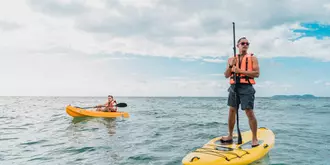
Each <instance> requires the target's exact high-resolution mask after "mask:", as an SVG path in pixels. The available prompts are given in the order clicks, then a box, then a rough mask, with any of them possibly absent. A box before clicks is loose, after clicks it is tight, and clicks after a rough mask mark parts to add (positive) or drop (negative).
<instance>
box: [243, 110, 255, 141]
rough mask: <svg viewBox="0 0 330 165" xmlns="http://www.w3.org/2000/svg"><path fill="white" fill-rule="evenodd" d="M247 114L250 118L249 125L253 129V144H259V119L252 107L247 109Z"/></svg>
mask: <svg viewBox="0 0 330 165" xmlns="http://www.w3.org/2000/svg"><path fill="white" fill-rule="evenodd" d="M245 113H246V116H247V117H248V118H249V125H250V128H251V131H252V146H256V145H258V138H257V119H256V117H255V115H254V112H253V110H252V109H246V110H245Z"/></svg>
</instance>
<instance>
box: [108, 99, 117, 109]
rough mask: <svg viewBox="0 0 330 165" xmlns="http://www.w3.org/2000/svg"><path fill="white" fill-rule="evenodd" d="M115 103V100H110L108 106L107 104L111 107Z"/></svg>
mask: <svg viewBox="0 0 330 165" xmlns="http://www.w3.org/2000/svg"><path fill="white" fill-rule="evenodd" d="M115 103H117V101H116V100H112V101H111V102H108V106H109V107H113V105H114V104H115Z"/></svg>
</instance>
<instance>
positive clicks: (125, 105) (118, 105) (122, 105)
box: [77, 103, 127, 109]
mask: <svg viewBox="0 0 330 165" xmlns="http://www.w3.org/2000/svg"><path fill="white" fill-rule="evenodd" d="M98 107H105V106H93V107H77V108H82V109H86V108H98ZM115 107H127V104H126V103H118V104H116V105H115Z"/></svg>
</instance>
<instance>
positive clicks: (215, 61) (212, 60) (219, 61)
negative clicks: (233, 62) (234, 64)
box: [203, 58, 226, 63]
mask: <svg viewBox="0 0 330 165" xmlns="http://www.w3.org/2000/svg"><path fill="white" fill-rule="evenodd" d="M203 61H205V62H212V63H223V62H226V61H225V60H221V59H207V58H206V59H203Z"/></svg>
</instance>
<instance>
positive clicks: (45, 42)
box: [0, 0, 330, 97]
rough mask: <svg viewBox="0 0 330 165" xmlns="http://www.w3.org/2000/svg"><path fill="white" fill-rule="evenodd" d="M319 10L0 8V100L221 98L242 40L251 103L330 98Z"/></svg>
mask: <svg viewBox="0 0 330 165" xmlns="http://www.w3.org/2000/svg"><path fill="white" fill-rule="evenodd" d="M329 14H330V2H329V1H327V0H318V1H312V0H305V1H304V2H301V1H297V0H285V1H284V0H278V1H263V0H251V1H249V2H247V1H242V0H232V1H225V0H207V1H197V0H139V1H136V0H107V1H105V0H90V1H86V0H42V1H39V0H38V1H37V0H11V1H1V2H0V75H1V81H0V91H1V92H0V95H1V96H105V97H106V96H107V95H108V94H112V95H114V96H205V97H207V96H215V97H226V96H228V91H227V89H228V87H229V80H228V79H226V78H225V77H224V75H223V72H224V71H225V67H226V62H227V59H228V58H229V57H231V56H233V34H232V22H235V26H236V41H237V40H238V38H240V37H242V36H245V37H247V38H248V40H249V42H250V43H251V45H250V48H249V51H250V52H251V53H254V55H255V56H256V57H257V58H258V61H259V65H260V77H259V78H257V79H256V85H254V87H255V89H256V97H268V96H272V95H277V94H313V95H316V96H330V76H328V75H329V71H330V53H329V50H330V20H329Z"/></svg>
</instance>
